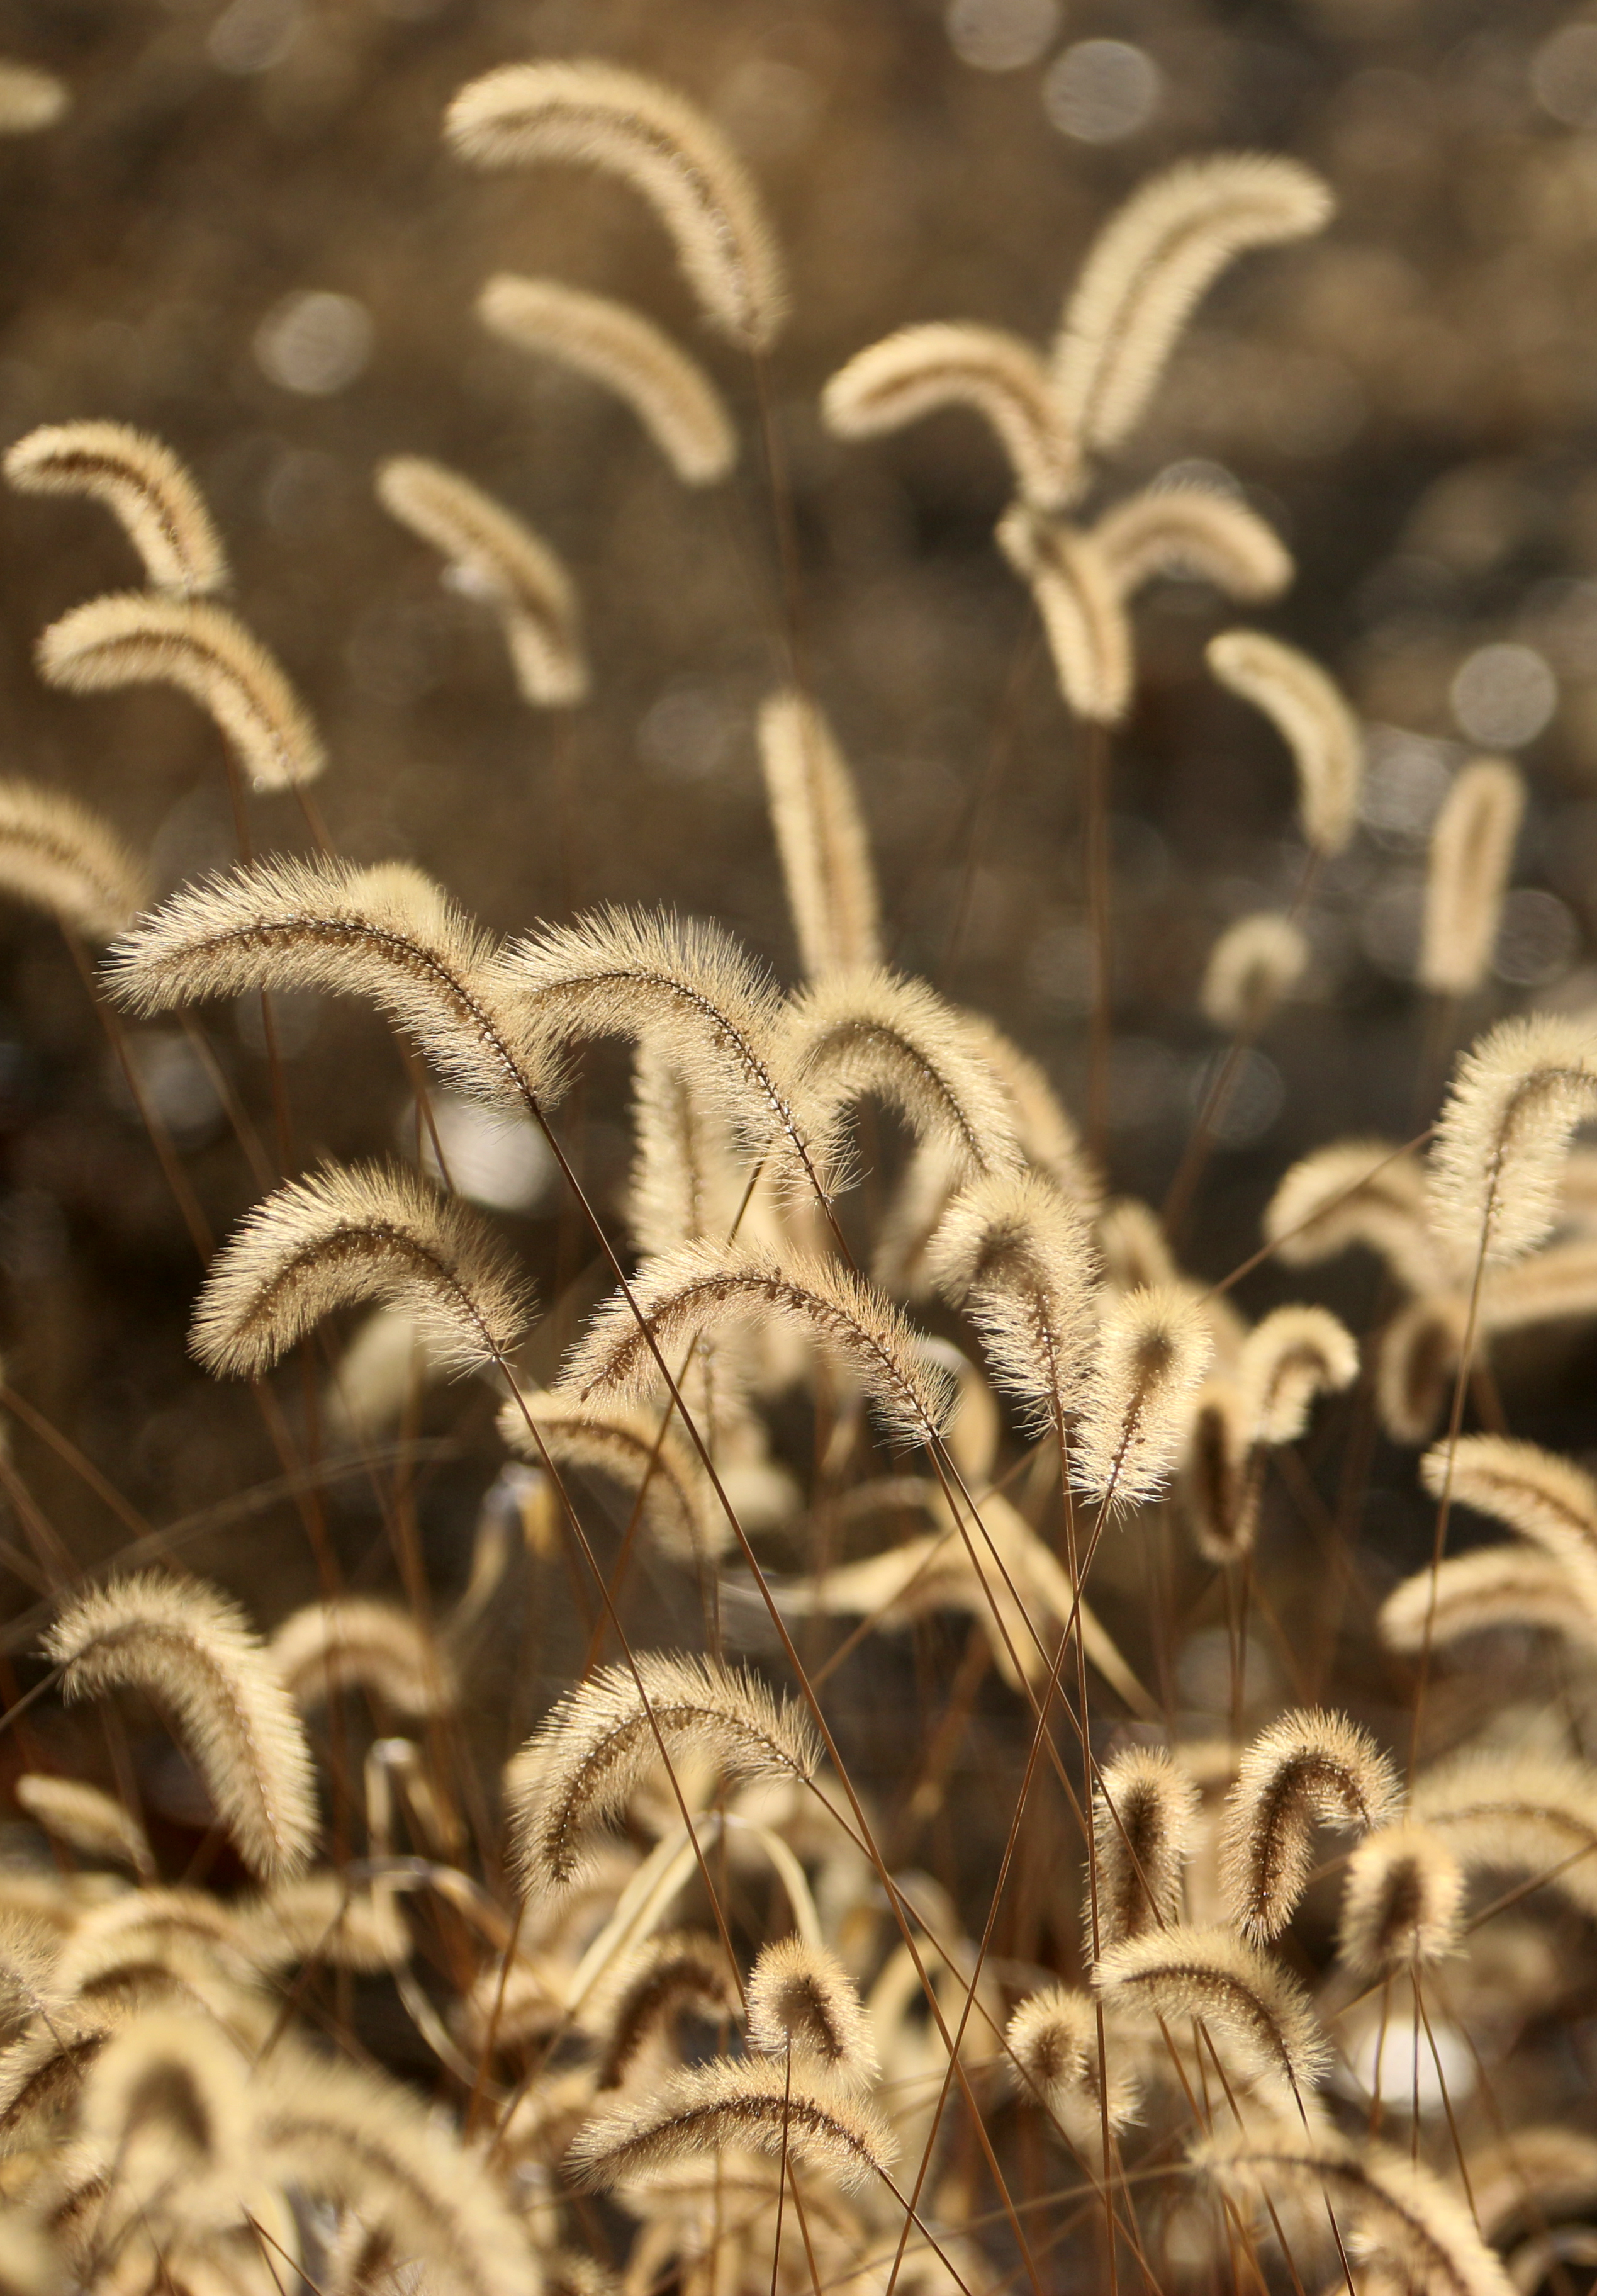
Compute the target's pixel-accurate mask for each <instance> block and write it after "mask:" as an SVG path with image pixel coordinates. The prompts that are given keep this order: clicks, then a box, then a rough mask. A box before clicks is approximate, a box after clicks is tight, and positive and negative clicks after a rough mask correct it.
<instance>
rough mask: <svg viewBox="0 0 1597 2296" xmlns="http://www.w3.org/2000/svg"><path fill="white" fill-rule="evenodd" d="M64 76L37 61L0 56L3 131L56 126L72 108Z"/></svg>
mask: <svg viewBox="0 0 1597 2296" xmlns="http://www.w3.org/2000/svg"><path fill="white" fill-rule="evenodd" d="M71 102H72V99H71V96H70V94H69V93H68V90H67V84H66V82H65V81H64V80H61V79H57V78H56V77H55V74H54V73H53V72H47V71H41V70H39V67H38V66H37V64H20V63H18V62H17V61H16V60H15V58H14V57H12V56H0V135H37V132H38V130H39V129H40V128H41V127H54V125H55V123H56V121H57V120H58V119H61V118H62V117H63V116H64V115H65V113H66V112H67V111H69V110H70V106H71Z"/></svg>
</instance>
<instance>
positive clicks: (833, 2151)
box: [566, 2057, 896, 2192]
mask: <svg viewBox="0 0 1597 2296" xmlns="http://www.w3.org/2000/svg"><path fill="white" fill-rule="evenodd" d="M728 2145H735V2146H736V2147H738V2149H739V2150H741V2151H743V2152H748V2153H766V2154H771V2155H775V2156H776V2157H778V2158H781V2157H782V2156H783V2155H784V2154H785V2156H786V2158H787V2159H788V2160H790V2161H794V2162H796V2163H797V2164H798V2166H799V2167H800V2168H808V2169H818V2170H821V2171H823V2172H824V2173H825V2174H827V2175H828V2176H830V2177H831V2178H832V2179H833V2180H834V2181H835V2182H836V2183H837V2184H838V2185H840V2186H841V2187H842V2188H843V2190H844V2191H846V2192H847V2191H849V2190H851V2189H853V2188H854V2187H855V2186H856V2185H863V2184H864V2182H865V2180H866V2178H867V2177H871V2176H872V2175H874V2176H877V2177H883V2176H885V2175H886V2174H887V2172H888V2169H889V2167H890V2166H891V2163H892V2160H893V2155H894V2152H895V2149H896V2148H895V2146H894V2143H893V2136H892V2132H891V2131H890V2129H889V2128H888V2126H887V2124H886V2122H885V2121H883V2120H880V2118H879V2117H878V2116H877V2114H876V2113H874V2112H872V2111H870V2109H869V2108H868V2107H867V2106H864V2105H862V2104H861V2103H860V2102H859V2100H858V2099H857V2097H855V2096H851V2095H849V2093H848V2090H847V2089H846V2088H845V2087H843V2086H842V2084H841V2083H840V2082H839V2081H837V2080H836V2079H829V2078H828V2077H827V2076H826V2075H825V2074H824V2073H821V2072H817V2071H814V2070H813V2069H811V2068H810V2067H808V2066H804V2067H799V2066H797V2065H796V2066H794V2067H792V2068H791V2070H790V2069H789V2068H788V2067H787V2066H786V2065H782V2064H774V2063H773V2062H770V2060H769V2059H762V2058H759V2057H740V2058H735V2059H734V2058H726V2057H721V2058H717V2059H716V2060H715V2061H714V2062H711V2063H709V2064H707V2065H697V2066H695V2067H693V2068H692V2071H686V2072H680V2073H677V2074H676V2075H674V2076H673V2078H672V2079H670V2080H669V2081H667V2083H666V2085H665V2087H663V2088H662V2089H660V2090H659V2091H658V2092H657V2093H656V2095H653V2096H651V2097H649V2098H646V2099H643V2100H640V2101H639V2102H638V2103H635V2104H629V2105H618V2106H617V2107H616V2108H615V2109H614V2110H612V2111H611V2112H604V2113H600V2114H597V2115H596V2116H595V2117H594V2119H593V2120H590V2121H588V2122H587V2123H586V2126H585V2127H584V2128H582V2129H580V2130H579V2131H578V2133H577V2142H576V2143H575V2144H573V2145H572V2147H571V2149H570V2151H569V2153H568V2154H567V2155H566V2166H567V2169H568V2172H569V2174H570V2176H571V2177H573V2179H574V2180H575V2181H576V2183H577V2185H580V2186H582V2187H583V2188H585V2189H586V2190H587V2191H589V2192H601V2191H602V2190H604V2188H605V2187H606V2186H608V2185H615V2184H618V2183H619V2182H620V2181H621V2179H622V2178H623V2177H626V2178H628V2179H631V2178H634V2177H638V2178H647V2177H650V2176H651V2175H654V2174H657V2173H658V2172H659V2170H661V2169H668V2168H670V2167H672V2166H674V2165H675V2163H676V2162H677V2161H682V2160H684V2159H692V2157H693V2156H695V2155H696V2154H699V2153H703V2152H705V2151H708V2150H720V2149H722V2148H724V2147H725V2146H728Z"/></svg>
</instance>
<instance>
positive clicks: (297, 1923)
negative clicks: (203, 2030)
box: [241, 1872, 410, 1976]
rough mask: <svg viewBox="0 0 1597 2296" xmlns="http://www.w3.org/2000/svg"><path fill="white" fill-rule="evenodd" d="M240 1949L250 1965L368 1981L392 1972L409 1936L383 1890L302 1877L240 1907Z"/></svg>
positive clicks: (329, 1877) (324, 1875) (330, 1876)
mask: <svg viewBox="0 0 1597 2296" xmlns="http://www.w3.org/2000/svg"><path fill="white" fill-rule="evenodd" d="M241 1920H242V1925H243V1938H242V1947H243V1950H244V1952H245V1953H246V1955H247V1956H248V1957H249V1959H250V1963H251V1964H252V1966H254V1967H255V1968H257V1969H260V1970H265V1971H267V1972H272V1971H275V1970H280V1969H285V1968H290V1967H293V1966H296V1965H299V1964H315V1965H317V1966H321V1965H326V1966H327V1967H329V1968H332V1969H352V1970H355V1971H356V1972H360V1973H361V1974H364V1975H367V1976H372V1975H375V1974H377V1973H378V1972H381V1971H382V1970H385V1969H393V1968H396V1967H397V1965H398V1964H399V1963H400V1962H402V1961H404V1960H405V1956H407V1955H408V1953H409V1951H410V1937H409V1933H408V1931H406V1929H405V1923H404V1921H403V1920H402V1919H401V1917H400V1915H399V1911H398V1907H397V1901H396V1898H395V1897H394V1895H393V1893H392V1892H391V1891H389V1890H370V1889H357V1888H356V1887H354V1886H353V1885H352V1884H351V1883H350V1882H346V1881H345V1880H344V1878H343V1877H342V1875H341V1874H335V1873H331V1872H318V1873H315V1874H300V1875H299V1876H298V1877H297V1879H295V1880H294V1881H291V1882H278V1884H277V1886H276V1887H275V1889H274V1890H272V1891H271V1893H270V1895H269V1896H267V1897H264V1898H258V1899H257V1900H256V1902H255V1903H254V1904H252V1905H250V1906H247V1907H244V1908H243V1910H242V1915H241Z"/></svg>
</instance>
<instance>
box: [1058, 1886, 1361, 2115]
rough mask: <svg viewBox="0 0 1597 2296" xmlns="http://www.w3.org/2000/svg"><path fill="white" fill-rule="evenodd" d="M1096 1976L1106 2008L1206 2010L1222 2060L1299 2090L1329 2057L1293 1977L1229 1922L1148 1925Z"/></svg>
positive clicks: (1171, 2012) (1180, 2013)
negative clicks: (1193, 1925)
mask: <svg viewBox="0 0 1597 2296" xmlns="http://www.w3.org/2000/svg"><path fill="white" fill-rule="evenodd" d="M1093 1984H1094V1986H1095V1987H1096V1989H1097V1991H1098V1994H1099V1996H1100V1997H1101V1999H1102V2002H1103V2004H1104V2006H1105V2007H1106V2008H1111V2007H1112V2008H1113V2009H1115V2010H1116V2011H1118V2012H1123V2013H1126V2014H1127V2015H1139V2014H1140V2015H1142V2016H1144V2017H1151V2018H1162V2019H1164V2020H1165V2021H1167V2022H1168V2021H1171V2020H1173V2019H1176V2018H1188V2017H1200V2018H1201V2019H1202V2021H1203V2023H1204V2026H1205V2029H1206V2030H1207V2031H1208V2036H1209V2038H1210V2039H1211V2041H1212V2042H1213V2043H1214V2045H1215V2046H1216V2049H1217V2050H1218V2051H1219V2053H1220V2057H1221V2062H1223V2063H1225V2064H1226V2065H1227V2066H1228V2067H1230V2068H1233V2069H1234V2071H1236V2072H1238V2073H1240V2074H1242V2075H1245V2076H1246V2077H1248V2078H1249V2079H1259V2080H1264V2081H1266V2082H1270V2083H1272V2084H1275V2083H1279V2084H1280V2085H1282V2087H1285V2088H1286V2089H1287V2090H1289V2091H1290V2092H1291V2093H1293V2094H1295V2095H1298V2096H1304V2095H1307V2094H1308V2093H1309V2092H1311V2091H1312V2090H1313V2088H1314V2086H1315V2084H1316V2082H1317V2081H1318V2080H1319V2079H1320V2077H1321V2075H1322V2073H1323V2071H1324V2070H1325V2067H1326V2065H1327V2063H1328V2062H1329V2059H1330V2051H1329V2048H1328V2047H1327V2045H1326V2042H1325V2038H1324V2036H1323V2034H1322V2032H1321V2031H1320V2029H1319V2026H1318V2025H1317V2023H1316V2022H1315V2020H1314V2011H1313V2010H1312V2009H1311V2008H1310V2006H1309V2004H1308V1999H1307V1997H1306V1995H1305V1994H1304V1993H1303V1992H1302V1990H1301V1989H1300V1988H1299V1987H1298V1984H1297V1982H1296V1980H1294V1979H1292V1978H1290V1977H1289V1976H1288V1975H1287V1973H1286V1972H1285V1971H1284V1970H1282V1969H1280V1968H1278V1967H1277V1965H1276V1964H1275V1963H1274V1962H1273V1961H1271V1960H1269V1959H1268V1958H1267V1957H1266V1956H1265V1955H1264V1954H1262V1953H1260V1952H1259V1951H1258V1950H1257V1948H1256V1947H1253V1946H1250V1945H1249V1944H1248V1943H1247V1942H1246V1940H1245V1939H1241V1938H1240V1937H1237V1936H1235V1935H1234V1934H1233V1932H1232V1931H1229V1930H1220V1929H1187V1928H1183V1927H1180V1926H1177V1925H1175V1924H1172V1925H1171V1926H1170V1927H1168V1928H1166V1929H1162V1930H1148V1931H1144V1932H1143V1933H1142V1936H1141V1937H1134V1938H1127V1939H1124V1940H1123V1941H1122V1942H1121V1943H1120V1944H1118V1945H1113V1946H1110V1947H1109V1948H1108V1949H1107V1950H1106V1951H1105V1953H1104V1954H1103V1955H1102V1958H1101V1959H1100V1961H1099V1963H1098V1965H1097V1968H1096V1970H1095V1971H1094V1972H1093Z"/></svg>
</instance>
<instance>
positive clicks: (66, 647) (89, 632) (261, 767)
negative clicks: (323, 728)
mask: <svg viewBox="0 0 1597 2296" xmlns="http://www.w3.org/2000/svg"><path fill="white" fill-rule="evenodd" d="M37 663H38V669H39V675H40V676H41V677H43V678H44V679H45V683H46V684H47V685H59V686H61V688H63V690H64V691H65V692H67V693H109V692H113V691H115V690H116V689H117V688H118V687H120V686H124V685H176V687H178V688H179V690H180V691H181V692H183V693H186V694H187V695H188V696H189V698H190V699H191V701H197V702H198V703H199V705H200V707H201V709H204V710H206V711H208V712H209V715H210V716H211V717H213V718H214V719H215V720H216V724H217V728H218V730H219V731H220V733H221V734H223V736H224V737H225V740H226V741H227V742H228V743H229V744H230V746H231V747H232V749H233V751H234V752H235V754H236V755H237V758H238V760H239V763H240V764H241V765H242V767H243V768H244V771H245V772H246V773H247V774H248V775H249V776H250V783H251V785H252V786H253V787H254V788H256V789H258V790H285V789H297V788H303V786H304V785H305V784H306V783H307V782H314V781H315V779H316V777H317V776H318V775H319V774H320V773H321V772H322V771H323V767H325V766H326V763H327V753H326V751H325V750H323V747H322V741H321V736H320V735H319V734H318V733H317V732H316V729H315V726H314V725H313V724H312V723H311V720H310V717H309V716H308V715H307V711H306V708H305V705H304V703H303V702H302V701H300V699H299V695H298V694H297V693H295V691H294V689H293V687H292V686H291V685H290V684H289V681H288V679H287V678H286V677H285V676H284V675H283V670H282V668H280V667H279V665H278V663H277V662H276V661H275V660H274V659H273V657H272V656H271V655H270V654H269V653H268V652H266V648H265V646H263V645H262V644H261V643H260V641H259V639H258V638H256V637H252V636H251V635H250V632H249V631H248V630H247V629H246V628H245V627H244V625H243V624H242V622H241V621H239V620H237V619H235V617H234V616H233V615H232V614H229V613H225V611H223V609H222V608H221V607H220V606H210V605H206V604H204V603H201V602H200V601H199V600H197V599H192V598H163V597H159V596H157V595H155V594H153V593H152V592H149V591H143V590H124V591H118V592H115V593H113V594H111V595H110V596H107V597H103V598H91V599H90V600H89V601H88V603H86V605H82V606H74V607H73V609H72V611H71V612H70V613H69V614H63V615H62V616H61V619H60V621H58V622H52V623H51V625H50V627H49V628H48V629H47V630H46V631H45V633H44V635H43V636H42V637H41V638H40V640H39V642H38V648H37Z"/></svg>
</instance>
